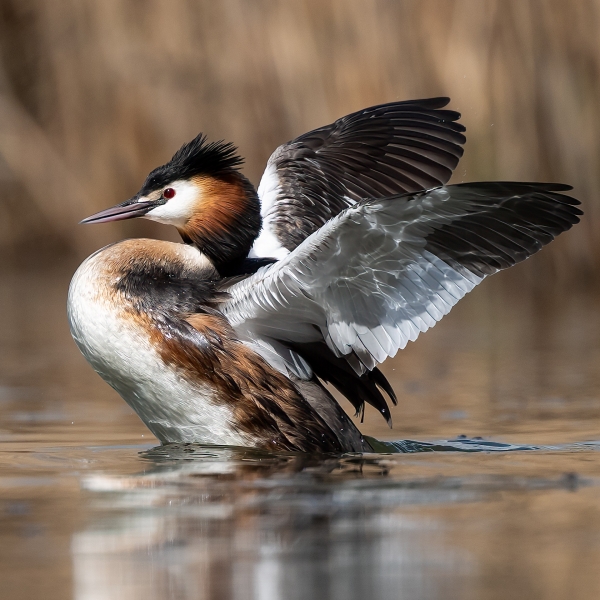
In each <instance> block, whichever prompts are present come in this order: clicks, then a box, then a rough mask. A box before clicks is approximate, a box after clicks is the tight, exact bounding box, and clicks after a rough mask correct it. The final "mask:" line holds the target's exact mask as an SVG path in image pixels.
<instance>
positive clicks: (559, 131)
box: [0, 0, 600, 287]
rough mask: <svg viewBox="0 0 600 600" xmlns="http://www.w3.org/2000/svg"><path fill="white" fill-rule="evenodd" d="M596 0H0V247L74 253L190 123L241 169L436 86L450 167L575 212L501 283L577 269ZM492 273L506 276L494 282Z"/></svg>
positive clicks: (7, 257)
mask: <svg viewBox="0 0 600 600" xmlns="http://www.w3.org/2000/svg"><path fill="white" fill-rule="evenodd" d="M599 31H600V2H598V1H597V0H576V1H573V2H565V1H564V0H545V1H536V0H486V1H485V2H482V1H481V0H439V1H438V0H402V1H400V0H396V1H385V0H327V1H323V0H294V1H293V2H283V1H276V0H251V1H250V0H224V1H223V0H221V1H219V2H214V1H213V0H196V1H194V2H190V1H184V0H171V1H169V2H158V1H154V2H151V1H147V2H136V1H133V0H129V1H124V0H102V1H100V0H78V1H74V0H71V1H69V0H2V1H1V2H0V48H1V55H0V56H1V58H0V180H1V181H2V188H1V189H2V191H1V193H0V250H1V254H2V260H3V261H5V262H8V263H14V262H15V261H19V260H20V259H29V260H30V259H34V260H35V261H40V260H50V261H55V260H58V259H59V258H60V257H63V256H65V255H68V254H71V255H73V254H75V256H76V257H77V258H83V257H84V256H85V255H86V254H89V253H90V252H91V251H93V250H94V249H96V248H97V247H99V246H101V245H103V244H105V243H108V242H110V241H113V240H116V239H120V238H122V237H126V236H132V235H142V234H143V235H151V236H155V237H158V236H162V237H167V238H168V239H177V237H176V234H175V233H174V232H173V231H170V230H169V229H168V228H165V227H160V226H154V225H152V224H150V223H147V222H131V221H130V222H126V223H121V224H114V225H104V226H101V227H100V226H98V227H83V226H81V227H80V226H77V222H78V221H79V220H80V219H81V218H83V217H84V216H87V215H88V214H90V213H92V212H95V211H97V210H99V209H101V208H103V207H107V206H111V205H113V204H116V203H117V202H121V201H122V200H124V199H126V198H128V197H129V196H131V195H132V194H133V193H135V192H136V191H137V189H138V188H139V186H140V184H141V183H142V181H143V179H144V178H145V176H146V174H147V173H148V172H149V171H150V170H151V169H152V168H153V167H155V166H157V165H159V164H162V163H164V162H166V161H167V160H168V159H169V158H170V156H171V155H172V153H173V152H174V151H175V150H176V149H177V148H178V147H179V146H180V145H181V144H182V143H184V142H186V141H188V140H189V139H191V138H192V137H194V136H195V135H196V134H197V133H198V132H199V131H203V132H205V133H206V134H207V135H208V136H209V138H210V139H221V138H224V139H226V140H231V141H233V142H234V143H235V144H237V145H238V146H239V149H240V152H241V154H242V155H243V156H245V157H246V167H245V170H246V173H247V175H248V176H249V177H250V178H251V180H252V181H253V182H254V183H255V184H258V181H259V179H260V175H261V173H262V169H263V167H264V164H265V162H266V160H267V158H268V156H269V154H270V153H271V152H272V151H273V150H274V148H275V147H276V146H277V145H278V144H280V143H282V142H285V141H287V140H289V139H291V138H293V137H295V136H296V135H298V134H300V133H303V132H305V131H307V130H309V129H311V128H314V127H317V126H320V125H323V124H325V123H328V122H331V121H332V120H334V119H336V118H338V117H340V116H342V115H344V114H346V113H349V112H351V111H354V110H357V109H360V108H362V107H365V106H368V105H372V104H376V103H381V102H388V101H391V100H396V99H409V98H419V97H428V96H436V95H448V96H450V97H451V98H452V103H451V107H452V108H454V109H457V110H459V111H461V112H462V113H463V123H464V124H465V125H466V126H467V135H468V143H467V146H466V153H465V156H464V158H463V159H462V161H461V163H460V165H459V167H458V169H457V171H456V173H455V176H454V181H473V180H481V179H512V180H534V181H541V180H547V181H561V182H566V183H570V184H572V185H573V186H574V187H575V191H574V194H575V195H576V196H577V197H579V198H581V199H582V201H583V202H584V208H585V211H586V218H585V220H584V222H583V223H582V224H581V225H579V226H578V228H577V231H576V233H575V232H571V234H569V235H566V236H564V239H561V240H560V241H559V242H557V243H555V244H554V245H553V247H551V248H549V249H547V250H545V251H544V253H543V255H542V256H541V257H538V258H537V259H536V262H535V263H534V266H530V265H529V264H527V265H524V266H523V267H520V268H519V270H518V274H517V275H515V276H513V277H512V278H511V281H512V282H513V283H511V284H508V283H507V285H513V284H516V283H519V284H520V285H524V286H525V287H530V286H531V285H533V284H534V283H537V284H544V285H547V284H548V283H549V282H559V283H561V284H564V283H566V282H568V283H572V282H574V281H580V282H587V283H589V282H590V281H591V280H592V279H593V276H594V273H595V270H596V266H597V262H598V258H599V256H600V245H599V229H600V202H599V200H598V194H597V190H598V188H599V184H600V181H599V179H600V168H599V167H600V135H599V131H600V129H599V127H598V125H599V123H600V116H599V115H600V77H599V73H600V35H598V32H599ZM507 281H508V279H507Z"/></svg>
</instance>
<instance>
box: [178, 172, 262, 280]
mask: <svg viewBox="0 0 600 600" xmlns="http://www.w3.org/2000/svg"><path fill="white" fill-rule="evenodd" d="M204 190H205V194H204V199H203V202H202V206H201V208H200V209H199V210H198V212H197V213H196V214H195V215H194V216H193V217H192V218H191V219H189V221H188V222H187V223H186V224H185V226H183V227H180V228H178V230H179V233H180V235H181V238H182V239H183V241H184V242H185V243H186V244H192V245H194V246H196V247H197V248H198V249H199V250H200V251H201V252H202V253H204V254H205V255H206V256H208V258H210V260H211V261H212V263H213V265H214V266H215V268H216V269H217V270H218V271H219V273H220V274H221V275H222V276H226V275H228V274H230V273H231V272H234V271H236V269H237V268H238V265H239V264H240V263H242V262H243V261H244V259H245V258H246V257H247V256H248V253H249V252H250V248H251V247H252V244H253V243H254V240H255V239H256V237H257V236H258V234H259V233H260V228H261V217H260V201H259V198H258V195H257V193H256V190H255V189H254V186H253V185H252V184H251V183H250V182H249V181H248V180H247V179H246V178H245V177H244V176H243V175H241V174H240V173H237V172H236V173H232V174H231V175H227V176H226V177H222V178H219V179H214V180H211V181H209V182H207V183H205V185H204Z"/></svg>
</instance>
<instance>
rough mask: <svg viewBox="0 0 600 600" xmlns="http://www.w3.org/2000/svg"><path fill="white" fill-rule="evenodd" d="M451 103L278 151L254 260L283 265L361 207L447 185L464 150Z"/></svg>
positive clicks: (383, 109)
mask: <svg viewBox="0 0 600 600" xmlns="http://www.w3.org/2000/svg"><path fill="white" fill-rule="evenodd" d="M448 102H449V99H448V98H430V99H427V100H411V101H406V102H392V103H389V104H382V105H379V106H373V107H370V108H366V109H363V110H361V111H358V112H356V113H353V114H350V115H347V116H345V117H342V118H341V119H338V120H337V121H336V122H335V123H332V124H331V125H327V126H325V127H320V128H319V129H315V130H314V131H310V132H309V133H305V134H304V135H301V136H300V137H297V138H296V139H294V140H292V141H291V142H288V143H287V144H284V145H282V146H280V147H279V148H277V150H276V151H275V152H274V153H273V155H272V156H271V157H270V158H269V161H268V163H267V168H266V170H265V173H264V175H263V177H262V180H261V182H260V185H259V188H258V195H259V196H260V199H261V214H262V218H263V231H262V233H261V235H260V236H259V238H258V239H257V240H256V242H255V244H254V248H253V250H252V253H251V256H257V257H267V256H268V257H274V258H283V257H284V256H285V255H287V254H288V252H289V251H290V250H293V249H294V248H296V247H297V246H298V245H299V244H300V243H301V242H302V241H303V240H304V239H306V238H307V237H308V236H309V235H310V234H311V233H313V232H315V231H316V230H317V229H319V227H321V226H322V225H324V224H325V223H326V222H327V221H328V220H329V219H331V218H332V217H334V216H336V215H337V214H339V213H340V212H341V211H342V210H344V209H345V208H348V207H349V206H351V205H353V204H354V203H356V202H357V201H359V200H362V199H365V198H383V197H388V196H392V195H394V194H401V193H405V192H416V191H419V190H427V189H431V188H434V187H438V186H440V185H442V184H444V183H446V182H447V181H448V180H449V179H450V176H451V174H452V171H453V170H454V168H455V167H456V165H457V163H458V160H459V158H460V157H461V156H462V153H463V149H462V144H464V143H465V136H464V135H463V133H462V132H464V131H465V128H464V127H463V126H462V125H460V124H459V123H456V121H457V119H459V118H460V114H459V113H457V112H454V111H450V110H442V109H443V107H444V106H446V105H447V104H448Z"/></svg>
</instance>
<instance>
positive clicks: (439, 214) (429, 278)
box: [221, 182, 582, 373]
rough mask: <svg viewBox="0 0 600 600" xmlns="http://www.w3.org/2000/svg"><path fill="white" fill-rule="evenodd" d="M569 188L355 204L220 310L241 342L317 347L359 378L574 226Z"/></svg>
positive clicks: (490, 187) (233, 293)
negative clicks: (490, 278) (323, 345)
mask: <svg viewBox="0 0 600 600" xmlns="http://www.w3.org/2000/svg"><path fill="white" fill-rule="evenodd" d="M569 189H571V188H570V187H569V186H565V185H560V184H537V183H510V182H506V183H505V182H493V183H469V184H460V185H451V186H445V187H440V188H437V189H434V190H429V191H427V192H420V193H414V194H405V195H403V196H396V197H393V198H385V199H379V200H372V201H368V202H363V203H360V204H356V205H355V206H353V207H351V208H348V209H346V210H345V211H344V212H342V213H341V214H340V215H338V216H337V217H335V218H333V219H331V220H330V221H328V222H327V223H326V224H325V225H324V226H323V227H321V229H319V230H318V231H317V232H316V233H314V234H313V235H311V236H310V237H309V238H308V239H306V240H305V241H304V242H303V243H302V244H301V245H300V246H299V247H298V248H296V250H294V251H293V252H292V253H290V254H289V255H288V256H287V257H285V258H284V259H282V260H280V261H279V262H277V263H275V264H273V265H271V266H269V267H265V268H263V269H261V270H260V271H258V272H257V273H255V274H254V275H252V276H251V277H249V278H247V279H245V280H243V281H240V282H237V283H235V284H234V285H232V286H231V287H230V288H229V289H228V292H229V294H230V299H229V300H227V301H226V302H225V303H224V304H223V305H222V306H221V309H222V310H223V312H224V314H225V315H226V316H227V318H228V319H229V321H230V322H231V324H232V325H233V326H234V327H235V328H236V329H238V330H239V331H240V332H242V333H243V335H245V336H247V337H249V338H252V337H253V336H255V337H258V338H260V337H266V338H270V339H275V340H281V341H283V342H294V343H309V342H314V341H322V340H325V341H326V342H327V345H328V346H329V348H330V349H331V350H332V351H333V352H334V353H335V354H336V355H337V356H344V357H346V359H347V360H348V361H349V362H350V363H351V364H352V366H353V367H354V368H355V370H356V371H357V372H359V373H360V372H364V370H365V368H366V369H372V368H373V367H374V366H375V365H376V364H377V363H381V362H382V361H383V360H385V358H387V357H388V356H394V355H395V354H396V352H397V351H398V349H401V348H404V346H405V345H406V344H407V342H408V341H412V340H415V339H416V338H417V336H418V335H419V334H420V333H421V332H424V331H426V330H427V329H429V328H430V327H432V326H433V325H435V323H436V322H437V321H439V320H440V319H441V318H442V317H443V316H444V315H445V314H447V313H448V312H449V311H450V309H451V308H452V306H454V305H455V304H456V303H457V302H458V301H459V300H460V299H461V298H462V297H463V296H464V295H465V294H466V293H467V292H469V291H470V290H472V289H473V287H475V286H476V285H477V284H478V283H480V282H481V281H482V280H483V278H484V277H486V276H487V275H491V274H493V273H495V272H497V271H499V270H500V269H504V268H506V267H509V266H511V265H514V264H516V263H518V262H520V261H522V260H524V259H526V258H527V257H529V256H531V255H532V254H534V253H535V252H537V251H538V250H539V249H541V248H542V246H544V245H545V244H547V243H549V242H550V241H551V240H553V239H554V238H555V237H556V236H557V235H559V234H560V233H561V232H563V231H566V230H567V229H569V228H570V227H571V226H572V225H573V224H574V223H577V222H578V221H579V215H581V214H582V213H581V211H580V210H579V209H578V208H576V205H577V204H579V202H578V201H577V200H575V199H574V198H571V197H569V196H566V195H564V194H562V193H560V192H564V191H567V190H569Z"/></svg>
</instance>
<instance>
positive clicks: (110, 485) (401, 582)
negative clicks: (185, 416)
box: [72, 440, 572, 600]
mask: <svg viewBox="0 0 600 600" xmlns="http://www.w3.org/2000/svg"><path fill="white" fill-rule="evenodd" d="M458 441H459V440H457V442H458ZM144 458H145V460H146V461H147V465H148V468H147V469H145V470H144V471H143V472H140V473H138V474H137V475H134V476H127V477H112V476H106V475H100V474H97V475H93V476H91V477H88V478H87V479H85V480H84V488H85V489H86V490H88V492H89V493H90V494H91V496H92V498H91V507H92V509H93V510H94V511H95V513H96V517H95V519H94V521H93V522H92V523H90V524H89V526H88V527H87V528H85V529H83V530H82V531H80V532H78V533H76V534H75V536H74V539H73V545H72V551H73V565H74V581H75V598H77V600H90V599H94V600H101V599H104V598H106V599H108V598H122V599H128V598H145V599H153V598H157V599H158V598H184V599H187V598H190V599H191V598H194V599H196V598H210V599H213V598H215V599H216V598H219V599H221V598H236V599H237V598H260V599H278V598H340V599H341V598H344V599H349V598H365V597H372V598H378V599H386V598H398V597H408V598H417V599H418V598H438V597H439V598H444V599H447V598H448V596H447V595H445V594H444V590H448V589H452V590H456V591H457V593H458V591H459V590H460V589H462V588H463V586H464V583H465V582H464V581H463V579H466V578H467V577H469V576H471V577H472V575H473V569H474V565H475V562H476V561H475V558H474V555H473V554H472V553H471V552H469V551H468V550H466V549H461V548H460V547H456V545H455V544H453V543H452V539H450V538H451V536H449V534H448V531H447V527H446V526H445V525H444V520H443V515H440V514H439V513H436V512H435V511H433V512H431V507H434V506H440V505H442V506H453V505H457V503H472V502H477V501H481V500H482V499H485V498H486V497H489V496H490V495H491V494H494V493H496V492H498V491H499V490H506V489H509V490H510V489H513V490H514V489H520V488H527V487H529V486H530V484H531V481H527V480H522V479H521V480H518V479H515V478H510V477H509V478H502V477H498V476H492V477H484V476H479V477H472V476H471V477H466V478H459V477H455V476H454V477H440V476H439V475H436V476H433V477H427V476H423V475H422V474H421V475H419V474H414V473H411V472H407V469H408V468H409V467H408V465H405V466H403V464H402V463H398V462H397V461H396V459H395V457H394V456H393V455H382V454H373V455H370V456H369V455H362V456H359V455H346V456H335V455H330V456H322V455H321V456H318V455H309V454H303V453H287V454H271V453H267V452H260V451H255V450H249V449H242V448H239V449H238V448H231V447H229V448H227V447H202V446H197V445H192V444H183V445H179V444H174V445H167V446H161V447H158V448H155V449H152V450H149V451H147V452H146V453H144ZM403 471H404V473H403ZM570 483H571V484H572V482H570ZM570 483H569V482H567V481H566V480H563V479H558V480H547V481H542V480H539V479H538V480H536V484H535V485H536V486H537V487H538V488H539V486H542V487H544V486H545V487H550V488H552V487H554V488H556V487H567V488H569V485H570ZM415 509H419V510H415Z"/></svg>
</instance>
